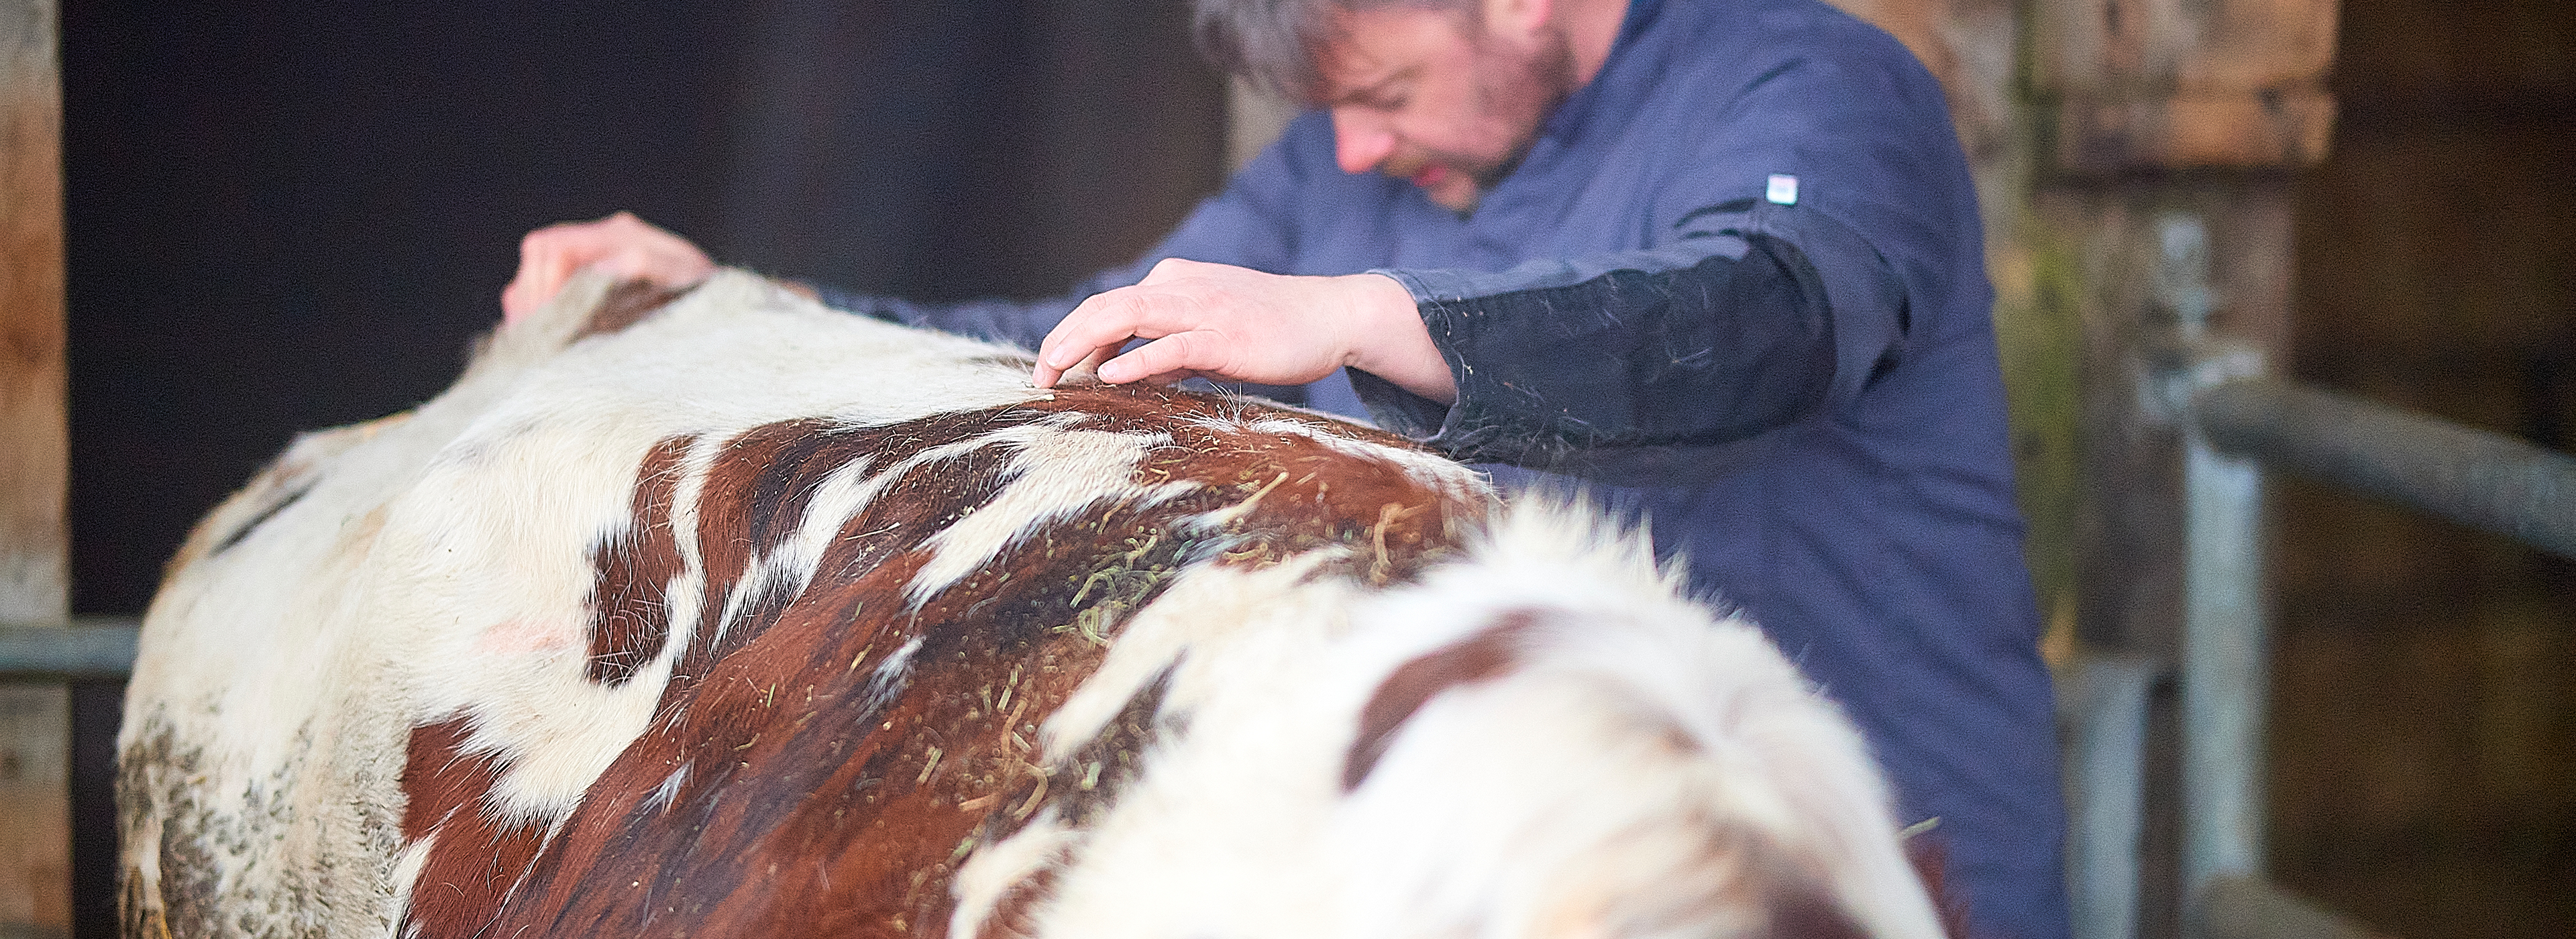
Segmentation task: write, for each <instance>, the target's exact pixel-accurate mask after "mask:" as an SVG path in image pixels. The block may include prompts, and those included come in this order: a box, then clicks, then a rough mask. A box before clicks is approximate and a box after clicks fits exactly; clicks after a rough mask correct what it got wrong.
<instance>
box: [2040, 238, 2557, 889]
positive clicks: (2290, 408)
mask: <svg viewBox="0 0 2576 939" xmlns="http://www.w3.org/2000/svg"><path fill="white" fill-rule="evenodd" d="M2160 234H2161V235H2162V240H2163V245H2162V247H2163V249H2164V264H2163V265H2162V266H2161V268H2160V269H2159V271H2158V272H2157V277H2156V284H2155V288H2156V294H2157V296H2158V299H2159V300H2160V301H2161V302H2162V303H2164V304H2165V305H2166V306H2167V307H2168V308H2170V309H2171V310H2172V311H2173V313H2174V315H2175V321H2176V324H2177V326H2178V327H2179V328H2178V332H2179V338H2180V342H2179V343H2178V344H2177V345H2176V346H2175V347H2174V348H2172V349H2169V350H2165V352H2164V356H2165V361H2162V362H2158V363H2153V364H2152V366H2151V368H2150V369H2149V372H2150V379H2149V382H2148V387H2147V388H2146V389H2145V391H2146V394H2145V395H2144V397H2145V399H2146V400H2145V402H2144V406H2145V407H2146V408H2148V409H2149V411H2150V412H2152V413H2155V414H2158V415H2160V416H2162V417H2165V418H2167V419H2170V420H2172V421H2173V422H2174V423H2175V424H2176V425H2178V426H2179V427H2180V429H2181V430H2182V436H2183V464H2184V465H2183V502H2184V512H2183V514H2184V519H2183V529H2184V533H2183V536H2184V549H2183V553H2184V558H2183V572H2184V573H2183V603H2182V606H2183V623H2182V642H2181V646H2182V653H2181V661H2180V662H2179V663H2177V665H2178V673H2177V674H2176V676H2175V678H2176V680H2177V681H2178V683H2179V691H2180V692H2181V711H2182V714H2181V723H2182V780H2181V782H2182V785H2181V801H2182V805H2181V809H2182V812H2181V815H2182V829H2183V830H2182V833H2181V835H2182V847H2181V850H2182V857H2181V859H2180V860H2181V865H2180V866H2181V876H2182V892H2183V896H2182V897H2181V900H2182V903H2183V904H2184V913H2185V915H2184V922H2185V923H2186V927H2187V928H2189V929H2191V930H2194V931H2196V932H2197V933H2198V934H2199V935H2200V936H2202V937H2204V939H2308V937H2317V939H2330V937H2361V936H2368V935H2371V933H2370V932H2369V931H2368V930H2366V929H2364V928H2362V927H2360V926H2358V925H2356V924H2354V923H2352V922H2350V921H2349V920H2346V919H2343V918H2342V917H2339V916H2336V915H2334V914H2332V913H2329V912H2327V911H2325V910H2322V909H2320V908H2318V907H2316V906H2314V905H2311V904H2309V903H2307V902H2305V901H2302V900H2299V899H2297V898H2295V897H2292V896H2290V895H2288V894H2286V893H2283V892H2281V891H2280V890H2279V889H2278V888H2276V887H2274V886H2273V885H2271V884H2270V883H2269V882H2268V881H2265V880H2264V879H2263V842H2262V838H2263V816H2264V805H2263V781H2264V780H2263V777H2264V721H2265V716H2264V705H2265V696H2266V693H2267V691H2268V687H2267V685H2268V673H2269V661H2268V656H2267V646H2268V623H2267V622H2266V616H2265V611H2264V603H2263V600H2264V595H2263V591H2264V585H2263V532H2262V516H2263V474H2264V472H2265V471H2266V470H2267V469H2279V470H2285V471H2288V472H2291V473H2296V474H2299V475H2302V476H2306V477H2310V478H2314V479H2317V480H2320V481H2323V482H2327V483H2332V484H2335V485H2338V486H2341V487H2343V488H2346V489H2349V490H2352V491H2354V492H2357V493H2360V494H2363V495H2367V496H2373V497H2376V498H2379V499H2383V500H2386V501H2389V502H2394V503H2396V504H2398V505H2402V506H2405V507H2408V508H2412V509H2415V510H2417V511H2421V512H2424V513H2426V514H2430V515H2434V516H2437V517H2440V518H2445V519H2449V520H2452V521H2455V522H2459V523H2461V524H2464V525H2468V526H2471V527H2474V528H2478V529H2481V530H2484V531H2489V532H2493V533H2496V534H2500V535H2504V536H2506V537H2509V538H2513V539H2515V540H2517V541H2520V542H2522V543H2524V544H2527V545H2530V546H2532V547H2534V548H2538V549H2540V550H2543V551H2548V552H2550V553H2553V554H2557V555H2560V556H2564V557H2571V558H2576V457H2571V456H2568V455H2566V454H2562V453H2554V452H2551V451H2548V450H2544V449H2541V448H2539V447H2534V446H2532V445H2530V444H2526V443H2523V442H2521V441H2518V440H2515V439H2512V438H2510V437H2506V436H2503V435H2501V434H2494V433H2489V432H2486V431H2481V430H2475V429H2471V428H2467V427H2461V426H2459V425H2456V424H2451V423H2448V422H2445V421H2442V420H2439V419H2436V418H2432V417H2428V416H2425V415H2420V414H2415V413H2411V412H2408V411H2404V410H2401V409H2398V408H2393V407H2388V406H2385V405H2380V404H2374V403H2371V402H2368V401H2363V400H2361V399H2358V398H2353V397H2349V396H2346V395H2341V394H2336V393H2333V392H2327V391H2321V390H2317V389H2313V388H2306V387H2302V386H2299V385H2297V384H2294V383H2290V382H2286V381H2281V380H2279V379H2276V378H2272V377H2269V376H2267V375H2266V374H2265V368H2264V363H2263V360H2262V357H2261V355H2260V354H2259V353H2256V352H2254V351H2252V350H2250V349H2246V348H2244V347H2241V346H2233V345H2230V344H2227V343H2223V342H2217V341H2213V340H2212V339H2210V338H2209V337H2208V336H2206V335H2205V334H2204V324H2205V323H2206V322H2207V319H2208V315H2209V310H2210V306H2211V299H2210V294H2209V289H2208V281H2207V270H2208V245H2207V235H2206V232H2205V231H2204V230H2203V228H2202V226H2201V223H2200V222H2199V220H2197V219H2196V218H2192V217H2189V216H2173V217H2168V218H2167V219H2165V220H2164V223H2163V230H2162V231H2161V233H2160ZM2155 677H2156V670H2155V668H2154V666H2153V665H2152V664H2151V663H2142V662H2136V661H2123V660H2112V661H2103V662H2090V663H2085V664H2084V667H2083V668H2082V669H2080V670H2079V671H2077V672H2076V673H2075V675H2074V676H2073V677H2072V680H2070V681H2069V682H2068V683H2067V689H2066V690H2067V698H2068V701H2069V704H2068V709H2067V710H2068V725H2069V731H2070V734H2069V746H2068V773H2067V777H2068V790H2069V802H2070V804H2071V806H2072V808H2073V816H2072V821H2073V824H2072V826H2071V828H2072V830H2071V831H2070V837H2069V852H2068V864H2069V886H2070V888H2071V892H2072V894H2073V905H2074V909H2075V918H2076V929H2077V935H2078V936H2079V937H2081V939H2130V937H2132V936H2134V935H2135V934H2136V922H2137V906H2136V899H2137V895H2138V892H2137V885H2138V882H2137V875H2138V863H2137V845H2138V844H2139V842H2140V840H2141V833H2142V831H2143V822H2142V819H2143V815H2142V812H2141V805H2142V803H2143V794H2142V790H2141V786H2142V782H2143V764H2144V761H2143V758H2142V754H2140V753H2137V752H2135V751H2129V750H2127V749H2126V748H2128V747H2131V746H2136V745H2143V740H2144V737H2145V730H2146V728H2145V723H2146V702H2147V695H2148V693H2149V689H2150V688H2151V686H2152V685H2153V683H2154V679H2155Z"/></svg>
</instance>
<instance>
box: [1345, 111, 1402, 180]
mask: <svg viewBox="0 0 2576 939" xmlns="http://www.w3.org/2000/svg"><path fill="white" fill-rule="evenodd" d="M1394 153H1395V134H1394V133H1392V132H1390V131H1388V130H1387V129H1386V125H1385V124H1383V123H1381V122H1380V121H1378V120H1377V119H1376V118H1373V117H1370V116H1368V115H1364V114H1359V113H1355V111H1354V109H1351V108H1334V109H1333V156H1334V158H1335V160H1336V161H1337V162H1339V163H1341V165H1342V172H1345V173H1365V172H1368V171H1370V170H1373V169H1376V168H1377V167H1378V164H1381V163H1384V162H1386V158H1387V157H1388V156H1391V155H1393V154H1394Z"/></svg>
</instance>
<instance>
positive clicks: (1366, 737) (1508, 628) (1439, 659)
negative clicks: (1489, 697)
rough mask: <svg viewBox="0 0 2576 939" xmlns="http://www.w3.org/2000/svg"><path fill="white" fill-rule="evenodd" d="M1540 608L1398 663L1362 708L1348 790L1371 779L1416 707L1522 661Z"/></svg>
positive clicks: (1345, 770) (1345, 769)
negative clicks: (1526, 639)
mask: <svg viewBox="0 0 2576 939" xmlns="http://www.w3.org/2000/svg"><path fill="white" fill-rule="evenodd" d="M1538 616H1539V614H1538V611H1536V610H1512V611H1509V612H1506V613H1504V614H1503V615H1502V616H1501V617H1500V618H1499V619H1497V620H1496V621H1495V623H1494V625H1492V626H1487V627H1485V628H1484V629H1482V630H1479V631H1477V633H1476V634H1475V635H1473V636H1469V637H1467V638H1465V639H1461V640H1459V641H1457V642H1453V643H1450V644H1449V645H1446V646H1443V647H1441V648H1439V649H1437V650H1435V651H1432V652H1427V653H1424V654H1422V655H1420V656H1417V657H1415V658H1414V659H1413V660H1412V661H1409V662H1406V663H1404V664H1403V665H1400V666H1397V667H1396V669H1395V671H1394V672H1393V673H1391V674H1389V675H1387V676H1386V680H1385V681H1383V682H1380V683H1378V686H1377V691H1376V692H1375V693H1373V694H1371V695H1369V700H1368V704H1367V705H1365V706H1363V707H1361V708H1360V723H1359V732H1358V733H1357V734H1356V735H1354V736H1353V737H1352V738H1351V751H1350V754H1349V755H1348V756H1345V757H1343V758H1342V791H1343V792H1349V791H1351V790H1353V789H1357V788H1359V787H1360V783H1362V782H1365V781H1367V780H1368V774H1369V771H1370V770H1373V769H1376V768H1377V761H1378V759H1379V758H1380V757H1383V756H1385V755H1386V750H1387V747H1389V746H1391V745H1393V744H1394V742H1395V734H1396V732H1397V731H1400V730H1403V729H1404V723H1405V722H1406V721H1408V720H1412V719H1413V714H1414V712H1416V711H1419V710H1422V706H1423V705H1424V704H1426V703H1428V702H1430V700H1431V699H1432V697H1433V696H1435V695H1438V694H1439V693H1441V692H1443V691H1447V690H1449V689H1451V688H1456V687H1458V686H1460V685H1472V684H1475V683H1477V682H1481V681H1486V680H1488V679H1492V678H1495V677H1498V676H1500V675H1502V674H1503V673H1505V672H1507V671H1509V670H1510V669H1511V667H1512V665H1513V663H1514V662H1515V661H1516V660H1517V652H1518V646H1519V645H1520V642H1521V638H1522V637H1523V636H1526V635H1528V633H1529V631H1530V630H1531V629H1533V628H1536V627H1537V626H1538Z"/></svg>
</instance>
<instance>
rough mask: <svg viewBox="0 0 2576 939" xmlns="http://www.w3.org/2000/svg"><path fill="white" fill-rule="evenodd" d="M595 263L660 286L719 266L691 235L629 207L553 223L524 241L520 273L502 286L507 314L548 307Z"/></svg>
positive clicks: (510, 317) (684, 282) (685, 281)
mask: <svg viewBox="0 0 2576 939" xmlns="http://www.w3.org/2000/svg"><path fill="white" fill-rule="evenodd" d="M593 266H596V267H598V268H599V269H600V270H603V271H606V272H608V273H609V274H611V275H613V276H616V277H619V278H624V279H633V280H644V281H648V282H650V283H652V284H654V285H655V286H659V287H686V286H688V285H690V284H694V283H697V282H698V281H701V280H705V279H706V278H707V275H709V274H713V273H715V270H716V263H715V262H714V261H712V260H709V259H708V258H707V254H706V252H704V251H700V250H698V246H697V245H694V244H690V243H689V240H688V239H686V238H682V237H680V236H678V235H674V234H671V233H670V232H667V231H663V230H662V229H659V228H655V227H653V226H652V225H650V224H647V223H646V222H645V221H644V220H643V219H640V218H636V217H635V216H634V215H631V214H629V213H625V212H619V213H617V214H615V215H611V216H609V217H607V218H603V219H600V220H598V221H595V222H562V223H558V224H554V225H548V226H546V227H544V228H540V229H537V230H536V231H533V232H529V233H528V237H527V238H526V239H524V240H522V241H520V242H519V274H518V276H517V277H514V278H512V279H511V280H510V285H509V286H508V287H504V288H502V289H501V318H502V320H503V321H504V322H513V323H515V322H518V321H519V319H520V318H521V317H524V316H527V315H528V314H530V313H534V312H536V311H537V310H539V309H542V308H543V307H544V306H545V305H546V303H547V302H548V301H551V300H553V299H554V298H555V294H556V293H557V292H558V291H561V290H563V285H564V281H567V280H570V279H572V275H573V273H574V272H575V271H579V270H581V269H582V268H585V267H593Z"/></svg>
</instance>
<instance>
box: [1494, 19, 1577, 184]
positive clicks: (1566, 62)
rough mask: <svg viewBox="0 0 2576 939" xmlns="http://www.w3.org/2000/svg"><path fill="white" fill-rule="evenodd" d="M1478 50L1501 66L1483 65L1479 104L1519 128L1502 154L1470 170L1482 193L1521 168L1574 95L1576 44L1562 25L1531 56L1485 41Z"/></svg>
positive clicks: (1516, 128) (1543, 40) (1545, 38)
mask: <svg viewBox="0 0 2576 939" xmlns="http://www.w3.org/2000/svg"><path fill="white" fill-rule="evenodd" d="M1477 54H1478V55H1479V56H1491V57H1492V61H1493V62H1494V64H1495V65H1496V66H1499V67H1496V68H1490V69H1479V70H1478V71H1479V73H1480V75H1479V77H1478V80H1477V82H1476V107H1477V109H1478V110H1479V111H1481V112H1482V113H1484V114H1486V115H1488V116H1492V117H1498V118H1501V119H1503V120H1504V121H1506V122H1507V123H1509V124H1510V125H1511V126H1512V127H1514V128H1515V136H1514V137H1513V138H1512V141H1511V145H1510V146H1509V147H1507V148H1505V149H1504V151H1503V152H1504V156H1503V157H1502V158H1501V159H1499V160H1496V161H1494V162H1492V163H1491V164H1488V165H1486V166H1482V167H1477V168H1474V169H1472V170H1470V171H1469V175H1470V176H1471V177H1472V178H1474V179H1475V181H1476V189H1477V191H1478V192H1480V193H1481V192H1483V191H1485V190H1489V189H1492V188H1494V186H1495V185H1496V184H1498V183H1501V182H1502V181H1503V178H1504V177H1506V176H1510V175H1511V174H1512V171H1513V170H1515V169H1518V168H1520V165H1521V160H1522V158H1524V157H1527V156H1529V151H1530V146H1531V145H1532V144H1535V143H1537V142H1538V131H1539V128H1540V127H1541V126H1543V125H1545V124H1546V123H1547V119H1548V117H1549V116H1550V115H1553V114H1555V113H1556V109H1557V108H1558V107H1561V106H1563V105H1564V104H1565V101H1566V99H1567V98H1570V97H1573V96H1574V44H1573V43H1572V42H1571V41H1570V40H1568V39H1567V38H1566V35H1565V31H1564V30H1563V29H1561V28H1560V29H1556V30H1552V31H1551V32H1550V33H1549V34H1548V35H1547V36H1546V37H1544V38H1543V39H1542V41H1541V42H1540V45H1539V48H1538V49H1536V50H1534V51H1532V52H1531V53H1530V54H1529V55H1526V56H1521V55H1515V54H1513V53H1509V52H1502V51H1489V50H1488V49H1487V48H1486V47H1485V46H1484V45H1483V44H1482V41H1481V40H1480V43H1479V48H1478V50H1477Z"/></svg>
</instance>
